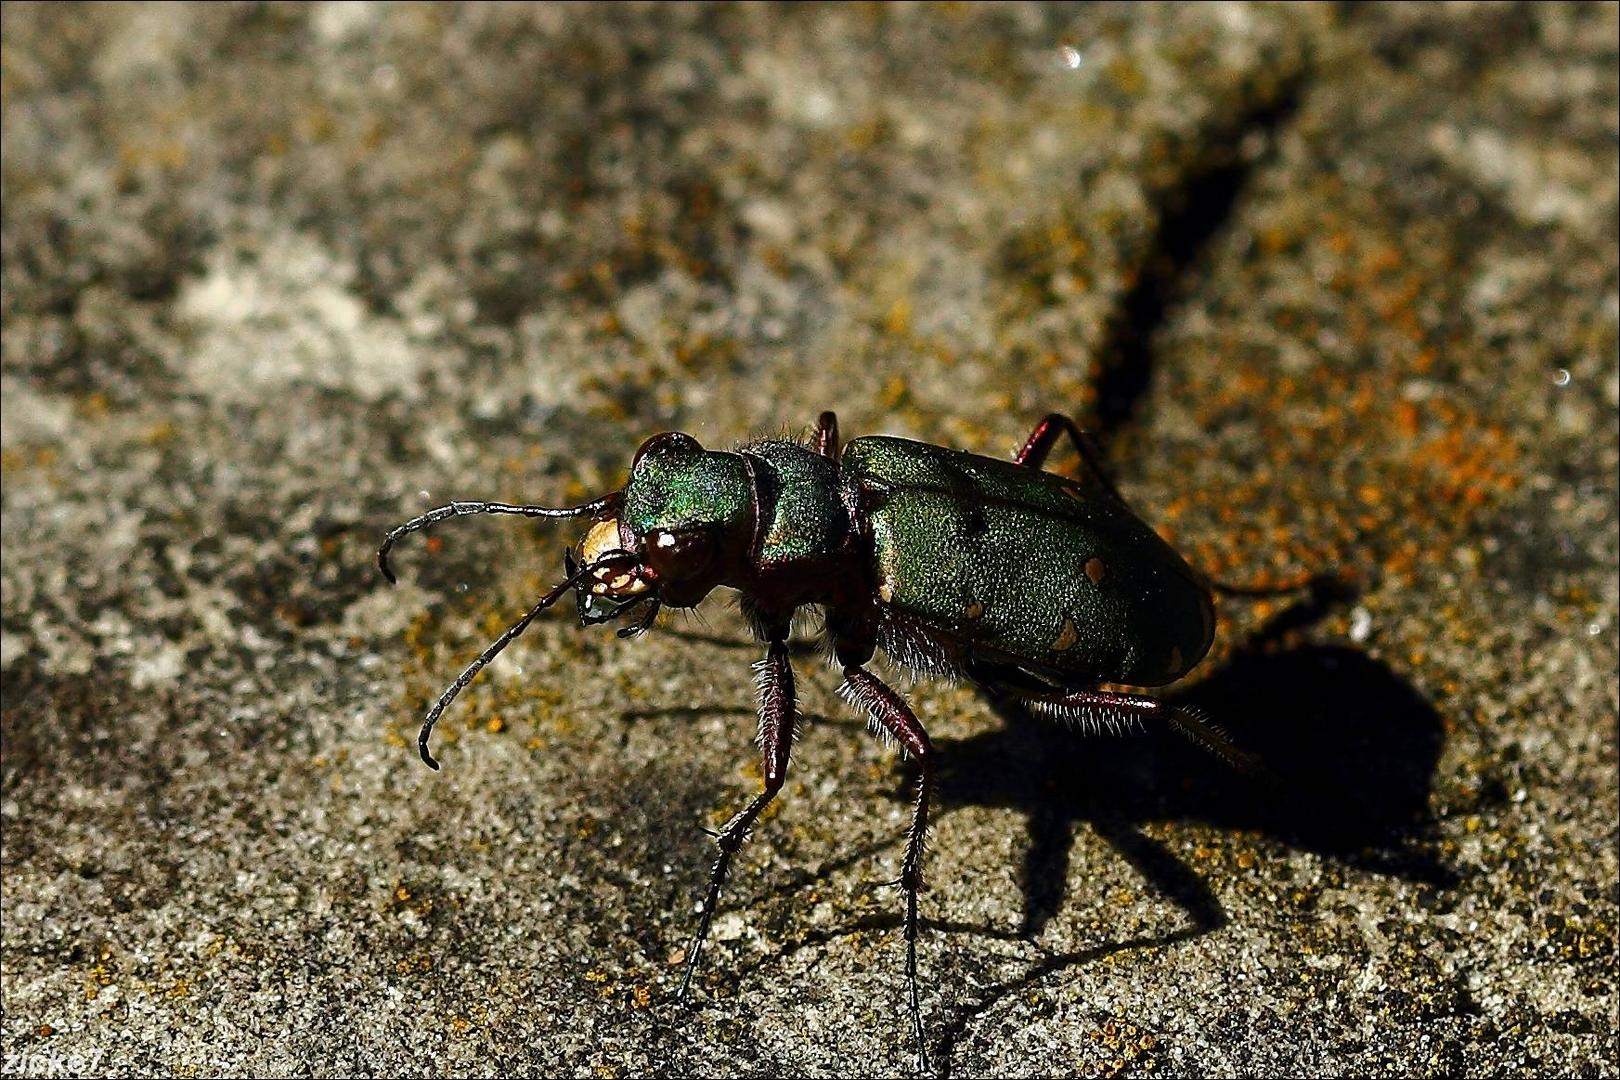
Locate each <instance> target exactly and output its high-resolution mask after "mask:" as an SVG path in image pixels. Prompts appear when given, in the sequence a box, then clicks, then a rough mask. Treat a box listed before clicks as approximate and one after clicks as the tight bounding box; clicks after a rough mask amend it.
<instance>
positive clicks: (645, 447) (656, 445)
mask: <svg viewBox="0 0 1620 1080" xmlns="http://www.w3.org/2000/svg"><path fill="white" fill-rule="evenodd" d="M702 449H703V446H702V444H700V443H699V442H698V441H697V440H696V439H694V438H692V436H690V435H688V434H686V433H685V432H684V431H666V432H664V433H663V434H662V435H654V436H653V437H652V438H650V439H648V440H647V441H646V442H644V443H642V444H641V449H639V450H637V451H636V456H635V457H634V458H632V459H631V461H630V471H631V472H635V470H636V466H637V465H639V464H641V459H642V458H644V457H646V456H647V455H648V454H664V453H668V452H670V451H672V450H674V451H680V452H682V453H687V454H693V453H697V452H698V451H700V450H702Z"/></svg>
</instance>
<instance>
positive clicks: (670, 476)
mask: <svg viewBox="0 0 1620 1080" xmlns="http://www.w3.org/2000/svg"><path fill="white" fill-rule="evenodd" d="M753 535H754V484H753V477H752V476H751V474H750V473H749V471H748V466H747V464H746V463H745V462H744V461H743V459H742V457H741V456H739V455H737V454H726V453H715V452H712V451H707V450H704V449H703V447H702V446H701V445H699V444H698V441H697V440H696V439H694V438H692V437H691V436H690V435H685V434H682V433H681V432H666V433H665V434H662V435H654V436H653V437H652V438H650V439H648V440H647V441H646V442H644V443H643V444H642V445H641V449H639V450H637V451H636V456H635V459H634V461H633V462H632V463H631V465H630V481H629V483H628V484H627V485H626V486H625V489H624V500H623V502H622V503H621V505H620V506H619V513H618V514H617V516H615V517H612V518H608V519H606V520H603V521H599V522H597V523H596V525H595V526H593V527H592V528H591V530H590V531H589V532H588V533H586V534H585V537H584V539H583V540H582V541H581V542H580V545H579V548H578V549H577V550H576V551H574V552H571V553H570V564H572V561H573V559H574V558H576V557H577V558H578V560H579V561H580V562H581V563H585V564H590V563H595V562H598V561H600V560H602V558H603V556H605V555H608V554H609V553H610V552H613V551H623V552H628V553H630V554H632V555H635V556H636V557H637V558H636V560H635V561H634V562H633V563H632V562H629V561H626V560H619V561H612V562H610V563H609V564H607V565H604V566H602V567H601V568H599V569H597V570H595V571H593V572H592V573H590V574H588V575H586V577H584V578H581V579H580V581H579V584H578V586H577V596H578V600H579V619H580V623H581V624H582V625H590V624H594V623H602V622H608V621H610V620H612V619H615V618H618V617H619V616H621V615H624V614H626V613H627V612H628V611H629V610H630V608H632V607H634V606H636V605H638V604H641V603H647V602H651V603H653V604H668V605H670V606H672V607H692V606H694V605H696V604H697V603H698V602H699V601H701V600H702V599H703V598H704V597H705V596H707V595H708V594H709V592H710V591H711V590H712V589H714V587H715V586H717V585H721V584H725V583H727V581H728V579H730V578H732V577H733V576H734V571H735V570H736V568H737V567H738V566H739V565H740V564H741V563H742V562H743V561H744V560H745V559H746V555H747V552H748V549H749V546H750V545H751V543H752V541H753Z"/></svg>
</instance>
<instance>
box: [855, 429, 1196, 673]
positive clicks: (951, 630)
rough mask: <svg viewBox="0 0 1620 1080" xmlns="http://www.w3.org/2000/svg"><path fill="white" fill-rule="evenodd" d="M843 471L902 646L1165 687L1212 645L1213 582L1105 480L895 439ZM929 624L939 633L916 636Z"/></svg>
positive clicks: (859, 448) (941, 656)
mask: <svg viewBox="0 0 1620 1080" xmlns="http://www.w3.org/2000/svg"><path fill="white" fill-rule="evenodd" d="M843 474H844V483H845V484H846V485H852V486H853V487H855V488H857V489H858V491H859V494H860V497H861V499H862V503H863V506H864V508H865V516H866V521H867V523H868V524H867V528H868V531H869V536H870V544H871V548H870V551H871V560H872V569H873V574H874V577H875V589H876V592H877V597H878V601H879V603H880V606H881V609H882V611H883V612H884V614H885V615H886V616H887V618H888V621H889V633H888V634H887V635H886V638H888V641H886V644H889V645H890V646H891V647H890V648H889V650H888V651H890V652H894V651H896V648H895V647H894V646H898V647H899V648H900V649H902V650H906V649H909V651H910V652H911V653H912V654H913V656H912V658H913V659H916V660H920V661H923V662H925V663H926V662H927V661H928V660H929V659H930V656H929V655H928V654H929V653H930V652H932V653H934V654H936V655H935V656H934V657H933V658H934V659H935V662H936V663H937V664H943V665H945V666H952V667H955V666H958V665H959V664H960V663H961V661H962V659H963V657H964V656H971V657H972V658H974V659H978V660H985V661H991V662H999V663H1010V664H1012V665H1014V666H1017V667H1020V668H1025V669H1028V670H1031V671H1034V672H1036V673H1039V674H1041V675H1044V676H1047V677H1049V678H1052V679H1054V680H1056V681H1057V682H1059V683H1061V684H1064V685H1080V684H1088V683H1089V684H1094V683H1096V682H1100V681H1101V682H1119V683H1127V684H1130V685H1132V686H1162V685H1164V684H1165V683H1169V682H1173V681H1174V680H1176V679H1178V678H1180V677H1181V676H1182V675H1185V674H1186V673H1187V672H1188V671H1189V670H1191V669H1192V667H1193V666H1194V665H1195V664H1197V663H1198V661H1199V660H1200V659H1202V658H1203V656H1204V654H1205V653H1206V652H1207V651H1208V650H1209V646H1210V643H1211V642H1212V641H1213V639H1214V630H1215V613H1214V607H1213V604H1212V603H1211V600H1210V595H1209V591H1208V589H1207V587H1206V586H1205V585H1204V584H1203V583H1202V582H1201V581H1200V579H1199V577H1198V575H1197V574H1196V573H1195V572H1194V571H1193V570H1192V569H1191V568H1190V567H1189V566H1188V565H1187V564H1186V562H1185V561H1183V560H1182V558H1181V556H1180V555H1178V554H1176V552H1175V551H1174V549H1172V548H1171V547H1170V545H1168V544H1166V543H1165V542H1164V541H1163V540H1162V539H1160V537H1159V536H1158V534H1156V533H1155V532H1154V531H1153V530H1152V529H1151V528H1149V527H1148V525H1147V524H1146V523H1144V522H1143V521H1142V520H1141V519H1140V518H1138V517H1137V516H1136V515H1135V514H1133V513H1132V512H1131V511H1130V509H1129V508H1128V507H1126V506H1125V505H1124V504H1123V503H1121V502H1120V501H1119V500H1118V499H1116V498H1115V497H1114V496H1113V494H1112V493H1111V492H1110V491H1108V490H1107V488H1106V487H1104V486H1103V485H1102V484H1100V483H1096V482H1091V483H1081V482H1079V481H1075V480H1070V479H1067V478H1065V477H1061V476H1058V475H1056V474H1054V473H1049V472H1045V471H1042V470H1039V469H1031V468H1026V467H1024V466H1021V465H1016V464H1013V463H1011V462H1006V461H998V460H996V459H993V458H986V457H979V456H977V455H974V454H968V453H963V452H961V451H957V450H949V449H946V448H944V447H939V446H932V445H929V444H926V443H919V442H912V441H910V440H907V439H896V438H888V437H882V436H869V437H865V438H859V439H855V440H853V441H851V442H850V443H848V444H847V445H846V446H845V447H844V456H843ZM919 625H920V626H921V627H922V628H926V630H927V632H928V635H927V636H928V637H929V638H930V639H931V640H928V641H926V642H924V641H919V640H916V639H917V638H918V635H917V634H914V633H908V629H911V628H916V627H918V626H919ZM952 653H956V654H958V655H952ZM918 654H921V655H918ZM929 666H934V665H929Z"/></svg>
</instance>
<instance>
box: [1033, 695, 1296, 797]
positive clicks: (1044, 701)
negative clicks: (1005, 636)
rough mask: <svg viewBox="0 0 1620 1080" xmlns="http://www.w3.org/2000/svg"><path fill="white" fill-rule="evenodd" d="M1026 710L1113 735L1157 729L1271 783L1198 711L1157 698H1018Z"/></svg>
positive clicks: (1262, 769) (1249, 756)
mask: <svg viewBox="0 0 1620 1080" xmlns="http://www.w3.org/2000/svg"><path fill="white" fill-rule="evenodd" d="M1020 696H1021V697H1022V698H1023V700H1024V701H1025V702H1026V703H1027V704H1028V705H1029V706H1030V708H1031V710H1032V711H1034V712H1037V713H1040V714H1042V715H1045V716H1051V717H1055V718H1057V719H1060V720H1067V721H1069V722H1071V723H1075V724H1078V725H1080V726H1082V727H1083V728H1085V729H1087V730H1091V731H1097V730H1102V729H1104V728H1107V729H1108V730H1110V731H1112V732H1115V733H1118V732H1120V731H1122V730H1124V729H1125V728H1127V727H1142V726H1145V725H1146V724H1147V723H1148V722H1150V721H1152V722H1156V723H1162V724H1164V725H1165V726H1166V727H1168V728H1169V729H1170V730H1172V731H1174V732H1175V733H1176V734H1178V735H1180V736H1181V737H1182V738H1184V739H1187V740H1189V741H1190V742H1193V743H1195V744H1197V745H1198V746H1200V747H1202V748H1203V749H1205V750H1207V751H1209V752H1210V753H1211V754H1214V755H1215V756H1216V757H1218V758H1220V759H1221V760H1222V761H1224V762H1226V764H1227V765H1228V766H1230V767H1231V768H1232V769H1234V770H1236V771H1237V772H1240V773H1244V774H1247V775H1250V776H1256V777H1260V778H1263V779H1268V780H1270V779H1273V778H1272V776H1271V773H1270V772H1269V771H1268V770H1267V769H1266V767H1265V766H1264V765H1262V764H1261V762H1260V758H1259V757H1258V756H1256V755H1254V754H1251V753H1249V752H1248V751H1247V750H1244V749H1242V748H1240V747H1239V746H1238V745H1237V743H1235V742H1233V741H1232V737H1231V736H1230V735H1228V734H1227V733H1226V732H1225V731H1223V730H1222V729H1221V728H1220V727H1219V726H1218V725H1216V724H1214V723H1212V722H1211V721H1210V719H1209V717H1207V716H1205V715H1204V713H1203V712H1202V710H1199V709H1195V708H1192V707H1190V706H1186V705H1168V704H1166V703H1164V702H1162V701H1160V700H1159V699H1158V698H1150V697H1143V696H1141V695H1138V694H1121V693H1116V692H1114V691H1110V690H1071V691H1068V692H1066V693H1062V694H1021V695H1020Z"/></svg>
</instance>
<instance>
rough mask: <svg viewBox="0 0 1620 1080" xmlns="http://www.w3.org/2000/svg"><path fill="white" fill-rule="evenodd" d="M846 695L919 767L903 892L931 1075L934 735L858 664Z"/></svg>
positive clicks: (916, 1018)
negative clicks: (928, 873) (924, 899)
mask: <svg viewBox="0 0 1620 1080" xmlns="http://www.w3.org/2000/svg"><path fill="white" fill-rule="evenodd" d="M842 689H843V692H844V695H845V696H846V697H847V698H848V699H849V700H850V701H851V702H853V703H854V704H856V705H859V706H860V707H861V709H862V710H864V711H865V712H866V714H867V715H868V716H870V717H871V718H872V719H873V720H874V721H876V722H877V723H878V724H879V725H881V726H882V727H883V729H884V730H885V731H887V732H888V733H889V734H890V735H892V736H894V738H895V739H896V740H897V741H898V742H899V743H900V745H901V747H902V748H904V749H905V751H906V753H907V754H909V755H910V756H911V758H912V759H913V760H914V761H916V763H917V770H918V773H919V775H918V778H917V801H916V803H915V804H914V805H913V807H912V811H911V831H910V832H909V833H908V834H907V836H906V854H905V858H904V859H903V860H902V861H901V863H900V888H901V890H902V891H903V892H904V893H905V897H906V920H905V935H906V988H907V996H908V999H909V1004H910V1007H911V1035H912V1038H913V1040H914V1041H915V1042H916V1045H917V1069H918V1071H919V1072H920V1073H922V1074H923V1075H925V1076H926V1075H929V1073H930V1071H931V1070H930V1069H929V1066H928V1042H927V1040H926V1039H925V1038H924V1036H923V1026H922V1006H921V1003H920V1001H919V995H918V992H917V929H918V920H917V890H918V889H919V888H920V887H921V886H922V856H923V847H924V843H925V841H926V839H927V835H928V804H929V802H930V801H931V800H932V798H933V794H934V750H933V746H932V744H930V743H929V741H928V732H926V731H924V730H923V726H922V724H921V722H919V721H918V719H917V717H916V715H915V714H914V713H913V712H912V711H911V708H910V707H909V706H908V705H906V703H905V701H904V700H903V699H902V698H901V697H900V695H899V694H897V693H895V692H894V691H893V690H892V689H890V688H889V687H888V686H887V685H886V684H885V683H884V682H882V680H880V679H878V678H877V676H875V675H873V674H872V673H871V672H869V671H867V670H866V669H865V668H863V667H861V666H860V665H858V664H852V665H850V666H848V667H846V668H844V685H843V688H842Z"/></svg>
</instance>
